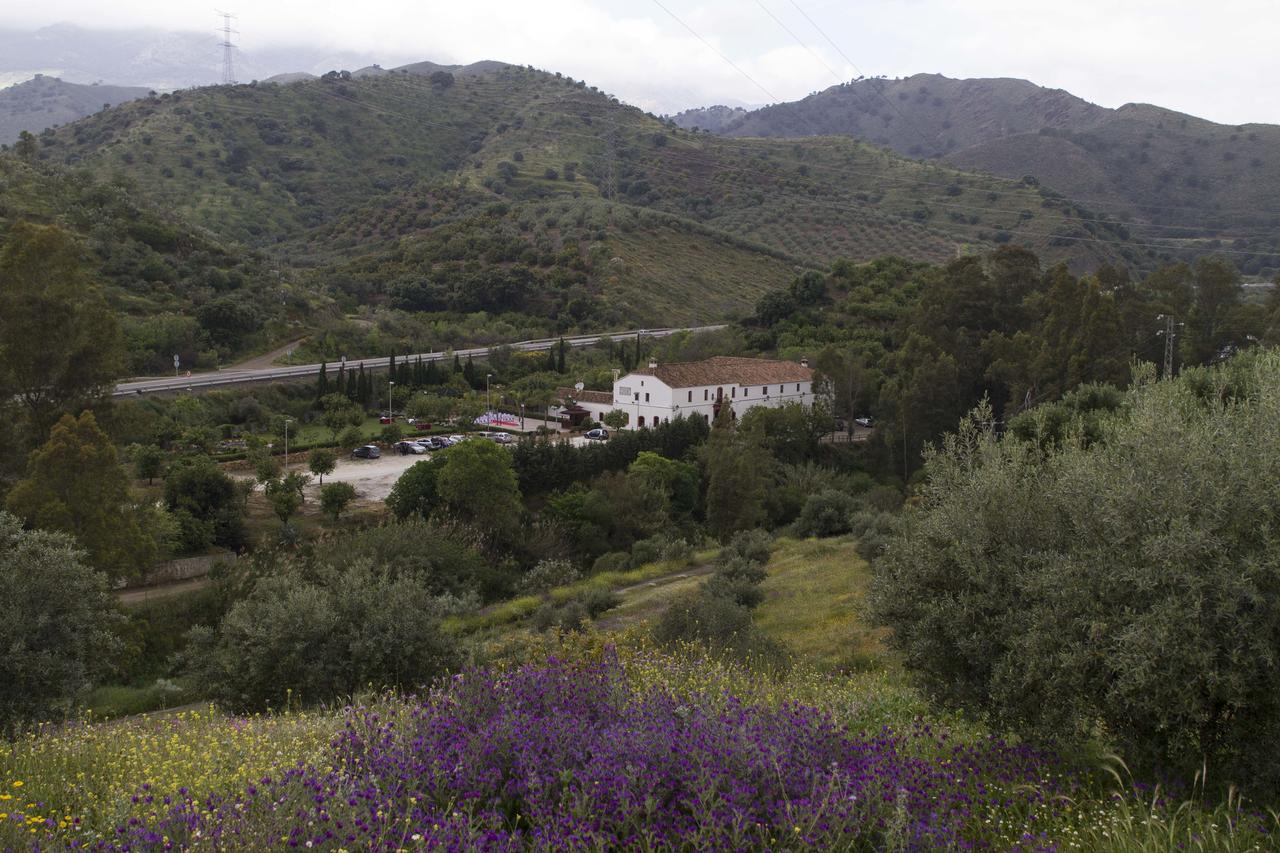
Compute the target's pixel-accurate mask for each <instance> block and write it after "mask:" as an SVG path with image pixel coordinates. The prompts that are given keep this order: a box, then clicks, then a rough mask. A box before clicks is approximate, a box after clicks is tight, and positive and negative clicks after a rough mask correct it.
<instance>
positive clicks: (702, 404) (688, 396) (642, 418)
mask: <svg viewBox="0 0 1280 853" xmlns="http://www.w3.org/2000/svg"><path fill="white" fill-rule="evenodd" d="M785 403H803V404H804V405H812V404H813V371H812V370H811V369H810V368H809V365H808V363H807V362H806V361H801V362H800V363H799V364H796V363H795V362H790V361H771V360H769V359H763V358H734V357H731V356H715V357H714V358H708V359H706V360H705V361H686V362H677V363H672V364H658V363H657V362H652V361H651V362H649V366H648V367H647V368H637V369H636V370H634V371H632V372H631V373H628V374H627V375H626V376H622V377H620V378H618V379H617V380H616V381H615V382H614V383H613V404H612V406H611V408H612V409H621V410H622V411H624V412H626V413H627V414H628V415H629V416H630V420H629V422H628V424H627V427H628V428H630V429H637V428H643V427H651V426H658V425H660V424H664V423H667V422H668V421H670V420H672V419H673V418H678V417H686V418H690V417H699V418H703V419H705V420H707V421H713V420H715V418H716V415H717V414H718V413H719V412H720V409H721V408H722V407H723V406H726V405H727V406H729V407H730V408H731V409H732V412H733V416H734V417H735V418H737V417H741V416H742V415H743V414H744V413H745V412H746V411H747V409H750V408H752V407H753V406H774V407H777V406H782V405H783V404H785ZM599 405H600V403H597V404H596V406H599ZM593 408H595V407H594V406H593Z"/></svg>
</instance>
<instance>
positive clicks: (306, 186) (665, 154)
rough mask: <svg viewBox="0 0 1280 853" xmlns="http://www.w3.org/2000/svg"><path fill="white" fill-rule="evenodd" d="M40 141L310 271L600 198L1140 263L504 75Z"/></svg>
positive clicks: (961, 205)
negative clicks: (546, 205) (441, 211)
mask: <svg viewBox="0 0 1280 853" xmlns="http://www.w3.org/2000/svg"><path fill="white" fill-rule="evenodd" d="M429 67H434V66H429ZM43 142H45V143H47V144H46V145H45V146H44V147H43V148H42V150H41V156H43V157H46V158H49V159H51V160H61V161H64V162H67V163H84V164H86V165H90V166H93V167H94V168H96V169H108V170H111V171H113V172H114V171H122V172H124V173H126V174H129V175H131V176H133V177H134V178H135V179H136V180H137V181H138V183H139V185H140V187H142V188H143V189H144V190H145V191H146V192H147V193H149V194H151V195H152V196H154V197H155V198H157V199H160V200H161V201H162V202H163V203H165V204H167V205H172V206H173V207H174V208H175V209H176V210H178V211H179V212H181V213H182V214H183V215H185V216H187V217H189V218H190V219H191V220H192V221H194V222H196V223H198V224H201V225H204V226H206V227H209V228H211V229H213V230H215V231H217V232H219V233H222V234H224V235H227V236H229V237H234V238H236V239H243V240H246V241H250V242H253V243H256V244H258V245H263V246H278V247H280V249H281V250H282V251H283V252H284V253H285V256H286V257H290V256H292V255H293V254H294V252H295V250H296V249H297V248H298V247H299V246H300V245H302V244H308V243H310V244H311V245H310V247H309V249H308V251H307V254H308V255H309V256H310V258H311V259H312V260H314V261H321V262H322V261H323V260H324V258H323V257H318V256H317V252H316V247H315V245H314V239H313V236H314V233H315V229H317V228H320V227H323V226H327V225H331V224H332V223H334V222H335V221H337V220H339V219H341V218H342V217H343V216H344V214H348V213H349V212H350V211H352V210H354V209H356V208H358V207H360V206H362V205H370V204H373V205H378V204H384V203H385V204H392V205H394V203H395V201H394V198H395V194H396V193H398V192H404V191H406V190H410V189H413V188H416V187H419V186H420V185H422V184H423V183H426V184H428V185H431V186H445V187H467V188H471V189H474V190H476V191H480V192H485V193H488V194H490V195H491V196H495V197H497V196H501V197H503V198H507V199H511V200H514V201H530V200H535V199H537V200H541V199H548V198H554V197H568V198H592V197H595V198H604V199H607V200H609V201H612V202H616V203H619V204H623V205H627V206H631V207H641V208H648V209H654V210H661V211H664V212H666V213H670V214H674V215H676V216H680V217H683V218H686V219H688V220H692V221H695V222H699V223H702V224H703V225H706V226H710V227H711V228H714V229H717V230H721V231H724V232H726V233H728V234H731V235H736V236H738V237H740V238H743V239H745V240H749V241H751V242H755V243H759V244H762V245H764V246H766V247H768V248H770V249H772V250H775V251H778V252H783V253H785V254H787V255H790V256H794V257H798V258H801V259H803V260H805V261H808V262H817V263H822V262H825V261H828V260H830V259H832V258H834V257H837V256H841V255H850V256H852V257H853V258H854V259H858V260H863V259H868V258H871V257H875V256H878V255H881V254H884V253H885V252H890V251H902V252H909V253H913V254H915V253H919V254H922V255H924V256H927V257H930V258H934V259H942V258H945V257H950V256H952V255H954V254H956V253H958V252H964V251H968V250H978V249H982V248H990V247H991V246H993V245H995V244H997V243H1000V242H1007V241H1010V240H1017V241H1025V242H1027V243H1028V244H1029V245H1031V246H1032V247H1034V248H1037V249H1038V250H1040V251H1042V252H1043V253H1044V254H1045V255H1046V256H1048V257H1050V258H1052V259H1058V258H1061V259H1068V260H1073V261H1075V262H1076V264H1077V265H1078V266H1088V265H1092V264H1094V263H1096V262H1097V261H1098V260H1099V259H1108V260H1121V259H1124V260H1127V261H1128V262H1129V263H1130V264H1145V263H1149V262H1150V258H1146V257H1143V256H1141V255H1138V254H1132V256H1131V257H1127V258H1125V257H1124V255H1122V252H1123V248H1122V247H1119V246H1118V245H1117V244H1118V243H1121V242H1123V239H1122V234H1121V233H1119V232H1116V231H1115V230H1114V229H1113V228H1111V227H1110V226H1108V225H1107V224H1105V223H1095V222H1086V221H1084V220H1087V219H1100V217H1091V216H1082V215H1081V213H1080V211H1078V210H1077V209H1076V208H1074V206H1071V205H1058V204H1057V203H1056V202H1055V201H1053V200H1052V199H1049V198H1047V197H1046V195H1045V194H1044V193H1042V192H1041V191H1040V190H1039V189H1038V188H1036V187H1031V186H1016V185H1011V184H1009V183H1008V182H1005V181H1000V180H996V179H992V178H987V177H979V176H974V175H969V174H965V173H962V172H958V171H956V170H954V169H951V168H949V167H943V166H938V165H930V164H924V163H919V162H916V161H912V160H908V159H905V158H901V157H896V156H893V155H891V154H888V153H886V152H884V151H881V150H878V149H875V148H873V147H871V146H866V145H860V144H856V143H853V142H851V141H849V140H845V139H840V138H832V139H822V140H804V141H795V140H787V141H783V140H729V139H719V138H714V137H709V136H707V135H704V134H691V133H687V132H684V131H680V130H678V129H673V128H671V127H669V126H668V125H666V124H664V123H663V122H661V121H660V120H658V119H657V118H655V117H653V116H650V115H647V114H645V113H643V112H641V111H640V110H638V109H635V108H633V107H629V106H626V105H623V104H620V103H618V102H617V101H616V100H613V99H610V98H608V97H607V96H606V95H604V94H603V93H600V92H598V91H595V90H593V89H589V88H587V87H585V86H584V85H583V84H581V83H578V82H575V81H571V80H568V79H565V78H561V77H557V76H555V75H551V74H547V73H544V72H538V71H532V70H529V69H522V68H516V67H512V66H502V65H495V66H494V67H493V68H492V69H490V70H487V71H481V72H476V73H469V74H465V75H463V74H459V75H452V74H448V73H446V72H440V71H434V72H432V73H431V74H429V75H424V74H417V73H407V72H404V71H394V72H391V73H387V74H383V75H378V76H362V77H358V78H353V79H342V78H340V77H336V76H331V77H329V78H328V79H322V80H314V81H304V82H299V83H294V84H291V85H288V86H272V85H262V86H256V87H255V86H235V87H210V88H206V89H198V90H193V91H190V92H184V93H175V94H174V95H171V96H161V97H157V98H151V99H147V100H144V101H141V102H137V103H133V104H127V105H124V106H122V107H120V108H118V109H115V110H111V111H108V112H106V113H103V114H101V115H97V116H93V117H90V118H88V119H85V120H84V121H82V122H79V123H77V124H76V125H74V126H72V127H70V128H65V129H62V130H60V131H58V132H57V133H54V134H51V135H50V136H49V137H48V138H46V139H45V140H43ZM965 194H967V196H966V197H964V198H961V197H960V196H961V195H965ZM416 219H421V216H419V215H417V214H415V220H416ZM400 221H401V224H405V223H404V220H403V217H401V220H400ZM410 227H417V226H416V224H415V225H413V226H410ZM1101 232H1106V233H1101ZM1055 238H1057V239H1056V240H1055ZM1095 240H1100V241H1103V242H1093V241H1095ZM324 254H325V252H324V250H323V249H321V251H320V252H319V255H321V256H322V255H324Z"/></svg>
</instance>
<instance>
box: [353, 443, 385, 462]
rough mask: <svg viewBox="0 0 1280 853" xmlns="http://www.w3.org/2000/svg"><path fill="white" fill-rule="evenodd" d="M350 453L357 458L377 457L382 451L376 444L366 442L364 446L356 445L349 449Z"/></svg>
mask: <svg viewBox="0 0 1280 853" xmlns="http://www.w3.org/2000/svg"><path fill="white" fill-rule="evenodd" d="M351 455H352V456H354V457H355V458H357V459H377V458H379V457H380V456H382V451H381V450H379V449H378V446H377V445H376V444H366V445H365V446H364V447H357V448H356V449H355V450H353V451H351Z"/></svg>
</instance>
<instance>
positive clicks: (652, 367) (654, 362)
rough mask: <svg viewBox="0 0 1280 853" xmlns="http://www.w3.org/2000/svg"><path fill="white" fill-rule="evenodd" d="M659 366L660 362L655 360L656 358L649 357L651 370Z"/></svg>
mask: <svg viewBox="0 0 1280 853" xmlns="http://www.w3.org/2000/svg"><path fill="white" fill-rule="evenodd" d="M657 367H658V362H657V361H655V360H654V359H652V358H651V359H649V369H650V370H656V369H657Z"/></svg>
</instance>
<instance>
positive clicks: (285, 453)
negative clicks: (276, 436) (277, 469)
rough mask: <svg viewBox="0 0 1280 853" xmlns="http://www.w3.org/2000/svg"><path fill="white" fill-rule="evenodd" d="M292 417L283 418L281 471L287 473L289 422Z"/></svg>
mask: <svg viewBox="0 0 1280 853" xmlns="http://www.w3.org/2000/svg"><path fill="white" fill-rule="evenodd" d="M292 421H293V418H285V419H284V469H283V471H282V473H285V474H288V473H289V424H290V423H292Z"/></svg>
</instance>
